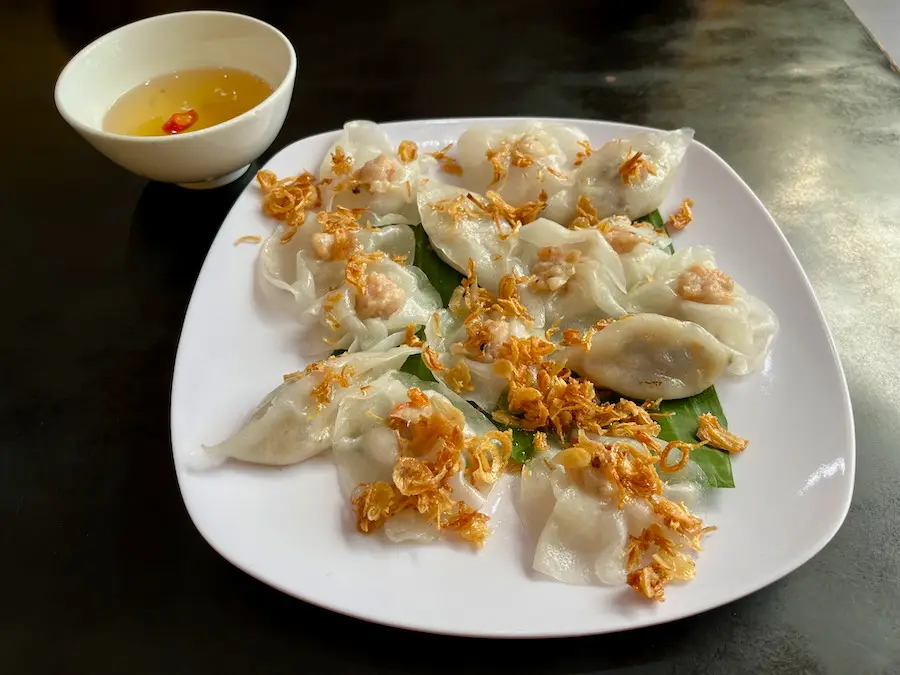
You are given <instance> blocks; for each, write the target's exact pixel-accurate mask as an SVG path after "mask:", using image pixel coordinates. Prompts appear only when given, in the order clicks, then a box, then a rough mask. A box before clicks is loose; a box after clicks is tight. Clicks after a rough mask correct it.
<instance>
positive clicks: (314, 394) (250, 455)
mask: <svg viewBox="0 0 900 675" xmlns="http://www.w3.org/2000/svg"><path fill="white" fill-rule="evenodd" d="M388 344H392V343H389V342H386V343H382V345H375V346H374V348H373V351H368V352H363V353H360V354H345V355H342V356H338V357H334V358H329V359H327V360H325V361H318V362H315V363H313V364H311V365H310V366H308V367H307V368H306V369H305V370H304V371H301V372H298V373H296V374H294V375H291V376H286V379H285V382H284V383H283V384H282V385H281V386H279V387H278V388H277V389H275V390H274V391H272V392H271V393H270V394H269V395H268V396H266V397H265V398H264V399H263V400H262V402H261V403H260V404H259V406H258V407H257V408H256V410H255V411H254V412H253V414H252V415H251V416H250V419H249V420H248V421H247V422H246V424H244V426H243V427H242V428H241V429H240V431H238V432H237V433H236V434H234V435H233V436H231V437H230V438H228V439H227V440H225V441H223V442H221V443H219V444H218V445H214V446H211V447H204V448H203V452H202V453H198V454H197V455H195V456H194V457H193V458H192V460H193V462H192V463H193V464H194V465H196V466H198V467H200V466H203V465H214V464H217V463H221V462H223V461H225V460H226V459H227V458H229V457H231V458H234V459H239V460H241V461H244V462H252V463H254V464H270V465H276V466H281V465H287V464H296V463H297V462H302V461H303V460H305V459H309V458H310V457H312V456H313V455H316V454H318V453H320V452H322V451H323V450H326V449H328V448H329V447H331V438H332V431H333V429H334V421H335V417H336V416H337V412H338V404H339V403H340V402H341V400H342V399H343V398H344V397H345V396H347V395H348V394H352V393H354V392H357V391H359V388H360V386H362V385H364V384H365V383H366V382H368V381H370V380H372V379H374V378H375V377H377V376H378V375H380V374H381V373H384V372H385V371H388V370H392V369H396V368H400V367H401V366H402V365H403V363H404V361H406V359H407V357H409V356H410V355H412V354H415V353H418V351H419V350H418V349H416V348H412V347H405V346H399V347H395V346H391V347H390V348H387V349H384V348H383V347H386V346H387V345H388Z"/></svg>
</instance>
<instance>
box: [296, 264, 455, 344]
mask: <svg viewBox="0 0 900 675" xmlns="http://www.w3.org/2000/svg"><path fill="white" fill-rule="evenodd" d="M441 306H442V303H441V297H440V295H439V294H438V292H437V291H436V290H435V289H434V287H433V286H432V285H431V283H430V282H429V281H428V278H427V277H426V276H425V274H424V273H423V272H422V270H420V269H419V268H418V267H415V266H413V265H401V264H399V263H397V262H395V261H393V260H391V259H390V258H388V257H387V256H385V255H383V254H380V253H378V252H376V253H375V254H365V253H361V254H354V255H352V256H351V257H350V260H349V261H348V262H347V263H346V265H345V269H344V279H343V283H342V284H341V286H339V287H338V288H337V289H336V290H334V291H331V292H329V293H326V294H325V295H324V296H322V297H321V298H320V299H319V300H317V301H316V303H315V305H314V306H313V307H312V308H310V309H309V310H307V311H306V312H304V313H303V314H302V315H301V317H300V324H301V329H302V330H303V337H302V343H303V346H304V348H305V350H306V353H311V354H316V353H324V352H327V351H331V350H335V349H347V350H348V351H362V350H366V349H369V348H370V347H371V346H372V345H374V344H375V343H377V342H379V341H381V340H383V339H385V338H386V337H388V336H389V335H392V334H393V333H396V332H398V331H403V330H406V328H407V326H409V325H410V324H414V325H416V326H422V325H424V324H425V322H426V321H427V320H428V319H429V317H431V315H432V314H433V313H434V312H436V311H437V310H438V309H440V308H441Z"/></svg>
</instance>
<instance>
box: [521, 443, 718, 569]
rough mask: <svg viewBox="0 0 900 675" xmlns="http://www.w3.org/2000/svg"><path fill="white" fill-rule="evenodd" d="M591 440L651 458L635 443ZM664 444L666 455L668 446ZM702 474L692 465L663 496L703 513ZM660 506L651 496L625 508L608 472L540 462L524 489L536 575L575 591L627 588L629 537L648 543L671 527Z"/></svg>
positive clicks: (663, 488)
mask: <svg viewBox="0 0 900 675" xmlns="http://www.w3.org/2000/svg"><path fill="white" fill-rule="evenodd" d="M590 440H591V441H595V442H599V443H602V444H604V445H606V446H609V445H612V444H622V443H624V444H627V445H629V446H631V447H632V448H634V452H635V453H636V454H637V456H641V455H643V456H648V452H647V450H646V449H645V448H644V446H642V445H641V444H640V443H638V442H636V441H634V440H632V439H628V438H615V437H597V436H592V437H591V438H590ZM650 440H651V441H653V440H656V439H650ZM656 442H657V443H658V445H659V447H660V448H662V447H663V446H664V445H665V442H664V441H658V440H656ZM698 471H699V468H698V467H697V466H696V465H695V464H694V463H693V462H690V461H689V462H688V463H687V466H685V468H683V469H681V470H680V471H679V472H678V474H679V475H675V474H671V475H670V476H669V478H670V479H671V480H670V481H669V482H663V483H662V484H661V485H660V488H659V491H658V493H657V494H658V495H659V497H662V498H665V499H668V500H672V501H676V502H679V503H683V504H684V506H685V507H686V508H688V509H691V508H695V507H696V506H697V505H699V503H700V502H701V499H702V496H703V491H702V490H701V489H700V487H699V485H698V484H697V483H696V477H697V475H698ZM653 499H656V497H654V496H653V495H650V496H649V499H648V500H644V499H627V500H625V501H624V502H621V503H620V501H619V499H618V496H617V491H616V488H615V486H614V485H613V484H612V483H610V481H609V480H608V479H607V478H606V477H605V475H604V473H603V470H602V468H600V469H595V468H593V466H592V465H588V466H587V467H585V468H583V469H566V468H563V467H562V466H560V465H558V464H557V463H556V462H555V461H554V460H552V459H549V458H548V455H547V454H542V455H538V456H537V457H535V458H534V459H532V460H531V461H530V462H529V463H528V464H527V465H526V466H525V468H524V469H523V470H522V479H521V482H520V485H519V512H520V515H521V516H522V519H523V522H524V523H525V525H526V527H527V528H528V529H529V531H530V532H532V534H533V535H534V536H535V537H536V538H537V544H536V547H535V554H534V561H533V567H534V569H535V570H536V571H538V572H541V573H543V574H546V575H547V576H550V577H552V578H554V579H557V580H558V581H562V582H564V583H570V584H596V583H601V584H621V583H624V582H625V579H626V573H627V570H626V551H627V546H628V543H629V537H638V536H640V534H641V533H642V532H643V531H644V529H645V528H647V527H649V526H651V525H653V524H656V525H657V526H660V527H661V526H662V525H663V520H662V519H661V518H660V516H659V515H658V514H657V513H655V510H654V508H653V506H652V502H651V501H650V500H653ZM669 534H670V535H671V538H673V539H675V540H678V539H679V538H680V537H679V536H678V535H677V534H676V533H672V532H669ZM688 564H690V563H688Z"/></svg>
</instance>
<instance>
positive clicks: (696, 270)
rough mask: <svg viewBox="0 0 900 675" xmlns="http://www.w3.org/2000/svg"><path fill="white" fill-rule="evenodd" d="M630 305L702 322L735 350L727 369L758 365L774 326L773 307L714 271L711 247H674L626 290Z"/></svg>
mask: <svg viewBox="0 0 900 675" xmlns="http://www.w3.org/2000/svg"><path fill="white" fill-rule="evenodd" d="M629 304H630V306H631V307H632V308H633V310H634V311H639V312H653V313H657V314H665V315H666V316H671V317H675V318H677V319H682V320H684V321H693V322H694V323H696V324H698V325H700V326H702V327H703V328H705V329H706V330H707V331H709V332H710V333H711V334H712V335H714V336H715V337H716V338H717V339H718V340H719V341H721V342H722V343H723V344H725V345H726V346H728V347H730V348H731V349H732V350H734V352H735V355H734V358H732V360H731V363H730V366H729V372H730V373H732V374H734V375H744V374H746V373H749V372H752V371H754V370H757V369H758V368H759V367H761V365H762V363H763V361H764V360H765V357H766V355H767V354H768V352H769V349H770V348H771V346H772V342H773V340H774V338H775V333H776V332H777V330H778V319H777V318H776V317H775V313H774V312H773V311H772V310H771V309H770V308H769V307H768V305H766V304H765V303H764V302H763V301H762V300H759V299H758V298H756V297H754V296H752V295H750V294H749V293H747V292H746V291H745V290H744V289H743V288H742V287H741V286H740V285H738V284H736V283H734V281H733V280H732V279H731V277H729V276H727V275H725V274H724V273H722V272H721V271H719V269H718V267H716V261H715V258H714V256H713V252H712V250H711V249H709V248H707V247H705V246H694V247H691V248H686V249H683V250H680V251H677V252H676V253H675V254H674V255H673V256H671V257H670V258H668V259H667V260H665V261H663V262H662V263H661V264H660V265H658V266H657V268H656V270H655V271H654V274H653V278H652V280H649V281H647V282H646V283H644V284H642V285H640V286H638V287H637V288H635V289H634V290H633V291H632V292H631V293H630V295H629Z"/></svg>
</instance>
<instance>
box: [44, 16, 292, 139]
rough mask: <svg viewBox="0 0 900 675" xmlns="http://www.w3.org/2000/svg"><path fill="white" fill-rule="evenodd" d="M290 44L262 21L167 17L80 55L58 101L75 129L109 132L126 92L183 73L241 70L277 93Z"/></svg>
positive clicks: (66, 73)
mask: <svg viewBox="0 0 900 675" xmlns="http://www.w3.org/2000/svg"><path fill="white" fill-rule="evenodd" d="M291 61H292V49H291V46H290V43H289V42H288V40H287V38H285V37H284V35H282V34H281V33H280V32H279V31H277V30H276V29H274V28H273V27H272V26H269V25H268V24H266V23H263V22H262V21H259V20H257V19H253V18H251V17H247V16H242V15H240V14H229V13H226V12H183V13H179V14H167V15H164V16H158V17H153V18H151V19H145V20H143V21H138V22H137V23H133V24H130V25H127V26H123V27H122V28H119V29H117V30H115V31H113V32H111V33H109V34H107V35H105V36H103V37H101V38H100V39H98V40H97V41H95V42H93V43H92V44H90V45H88V46H87V47H85V48H84V49H83V50H82V51H81V52H79V53H78V54H77V55H76V56H75V57H74V58H73V59H72V60H71V61H70V62H69V65H67V66H66V68H65V70H63V72H62V74H61V75H60V77H59V82H58V83H57V90H56V102H57V105H58V106H59V108H60V112H62V113H63V115H65V116H68V117H69V118H70V120H71V121H72V122H75V123H79V124H82V125H85V126H87V127H90V128H93V129H98V130H99V129H102V125H103V118H104V116H105V115H106V113H107V111H108V110H109V108H110V106H112V104H113V103H114V102H115V101H116V99H117V98H119V97H120V96H121V95H122V94H124V93H125V92H126V91H128V90H129V89H131V88H132V87H135V86H137V85H138V84H141V83H142V82H145V81H147V80H149V79H152V78H154V77H157V76H160V75H165V74H167V73H171V72H173V71H176V70H187V69H190V68H205V67H229V68H240V69H242V70H246V71H249V72H251V73H254V74H256V75H258V76H259V77H262V78H263V79H264V80H266V81H267V82H268V83H269V85H271V87H272V88H273V89H277V88H278V86H279V85H280V84H281V83H282V81H283V80H284V79H285V77H287V76H288V74H289V73H290V70H291Z"/></svg>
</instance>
